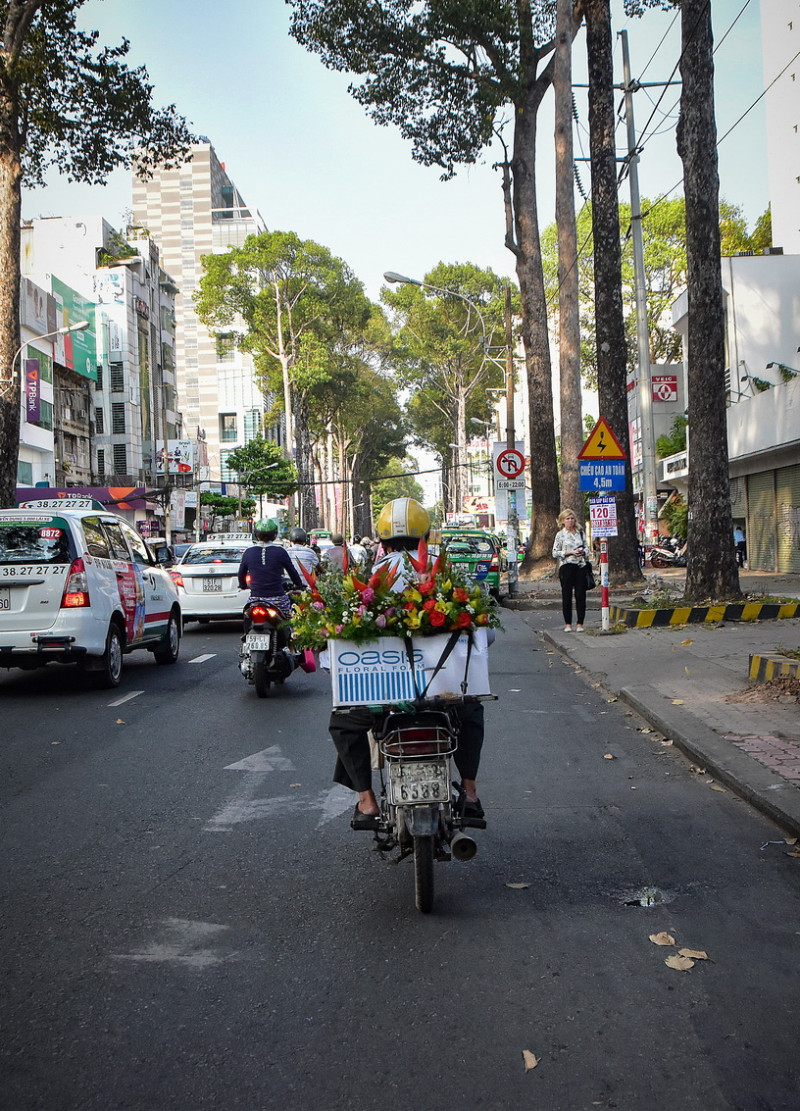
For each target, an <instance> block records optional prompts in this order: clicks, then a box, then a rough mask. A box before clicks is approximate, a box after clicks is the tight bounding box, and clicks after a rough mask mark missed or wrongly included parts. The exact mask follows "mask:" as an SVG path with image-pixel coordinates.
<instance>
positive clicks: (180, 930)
mask: <svg viewBox="0 0 800 1111" xmlns="http://www.w3.org/2000/svg"><path fill="white" fill-rule="evenodd" d="M161 927H162V929H161V930H160V931H159V936H158V938H157V939H156V940H154V941H150V942H148V943H147V944H146V945H144V946H142V948H141V949H134V950H133V951H132V952H130V953H112V957H113V958H114V959H115V960H118V961H140V962H144V963H149V964H168V963H171V964H182V965H188V966H189V967H191V968H208V967H209V966H210V965H215V964H221V963H222V962H223V961H229V960H234V959H235V958H237V957H238V955H239V954H238V953H236V952H235V951H233V950H228V951H227V952H226V951H225V950H224V949H221V948H219V947H217V948H216V949H212V948H210V947H209V943H211V944H215V943H216V942H218V940H219V939H220V938H221V937H222V935H223V934H224V933H225V932H226V931H227V930H228V929H229V927H228V926H219V925H217V924H216V923H214V922H189V921H186V920H185V919H183V918H167V919H165V920H164V921H163V922H162V923H161Z"/></svg>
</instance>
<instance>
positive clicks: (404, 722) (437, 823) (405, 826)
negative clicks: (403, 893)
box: [372, 697, 486, 914]
mask: <svg viewBox="0 0 800 1111" xmlns="http://www.w3.org/2000/svg"><path fill="white" fill-rule="evenodd" d="M477 700H478V699H477V697H473V698H469V697H465V701H477ZM384 710H386V711H388V712H387V713H385V714H384V715H383V716H382V717H379V718H378V724H377V725H375V726H374V727H373V730H372V733H373V737H374V740H375V743H376V744H377V746H378V749H379V752H380V756H381V764H382V766H381V770H380V778H381V793H380V817H379V819H378V822H377V824H376V829H375V841H376V847H377V849H378V851H379V852H383V853H389V852H391V851H393V850H398V853H399V855H398V857H397V862H398V863H399V861H401V860H403V859H405V858H406V857H409V856H413V859H414V896H415V903H416V906H417V909H418V910H419V911H421V912H422V913H423V914H428V913H430V911H431V909H432V907H433V888H434V883H433V865H434V861H447V860H452V859H453V858H455V859H456V860H460V861H466V860H471V859H472V858H473V856H475V853H476V852H477V851H478V846H477V843H476V842H475V840H474V839H473V838H472V837H470V836H469V834H467V833H465V832H464V830H465V829H467V828H473V829H486V821H485V820H484V819H483V818H472V817H465V816H464V814H463V809H464V795H463V792H462V791H461V789H460V786H459V785H458V784H456V783H455V782H453V780H452V767H451V764H452V756H453V753H454V752H455V750H456V747H457V745H458V732H459V721H458V717H457V715H456V713H455V711H454V706H453V700H452V699H446V700H443V699H436V698H427V699H417V700H416V702H415V703H414V710H413V711H411V712H408V711H405V710H403V711H398V710H397V708H396V707H394V708H392V707H388V706H387V707H384Z"/></svg>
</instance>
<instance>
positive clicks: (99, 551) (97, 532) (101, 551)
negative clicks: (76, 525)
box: [82, 517, 111, 559]
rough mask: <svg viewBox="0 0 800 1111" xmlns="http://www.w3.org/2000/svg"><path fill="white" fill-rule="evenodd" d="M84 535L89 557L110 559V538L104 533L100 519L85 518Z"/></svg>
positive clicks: (83, 522)
mask: <svg viewBox="0 0 800 1111" xmlns="http://www.w3.org/2000/svg"><path fill="white" fill-rule="evenodd" d="M82 526H83V535H84V537H85V538H86V551H87V552H88V553H89V555H93V556H97V557H98V558H100V559H110V558H111V549H110V547H109V545H108V538H107V537H106V534H105V533H104V532H103V528H102V525H101V524H100V518H99V517H84V518H83V521H82Z"/></svg>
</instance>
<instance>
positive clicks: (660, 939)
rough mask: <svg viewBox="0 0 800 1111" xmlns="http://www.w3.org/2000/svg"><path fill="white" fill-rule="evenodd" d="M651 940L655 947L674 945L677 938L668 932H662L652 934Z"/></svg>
mask: <svg viewBox="0 0 800 1111" xmlns="http://www.w3.org/2000/svg"><path fill="white" fill-rule="evenodd" d="M650 940H651V941H652V943H653V945H674V944H675V938H674V937H673V936H672V934H668V933H667V931H666V930H662V931H661V933H660V934H650Z"/></svg>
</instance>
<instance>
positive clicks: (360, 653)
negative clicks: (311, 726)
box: [328, 629, 491, 707]
mask: <svg viewBox="0 0 800 1111" xmlns="http://www.w3.org/2000/svg"><path fill="white" fill-rule="evenodd" d="M449 640H450V635H449V634H442V635H441V636H432V637H412V640H411V647H412V653H413V661H414V667H413V671H412V668H411V664H410V663H409V660H408V656H407V653H406V647H405V644H404V643H403V641H402V640H401V639H400V638H399V637H379V638H378V639H377V640H371V641H367V642H366V643H365V644H354V643H353V642H352V641H349V640H333V639H332V640H330V641H328V650H329V653H330V669H331V683H332V687H333V705H334V706H335V707H336V706H370V705H377V704H379V703H391V702H402V701H405V700H407V699H413V698H415V697H416V696H417V695H418V694H421V693H422V692H423V691H424V690H425V687H426V686H427V684H428V682H429V681H430V686H429V687H428V690H427V694H428V695H429V696H431V697H432V696H437V697H439V698H446V697H447V696H448V695H452V696H453V697H454V698H458V697H460V696H461V693H462V691H461V684H462V682H463V681H464V676H465V673H466V672H467V647H468V638H467V637H466V636H465V635H464V636H460V637H459V638H458V640H457V641H456V644H455V647H454V648H453V650H452V652H451V653H450V655H449V656H448V657H447V659H446V660H445V662H444V664H443V665H442V667H441V669H440V670H439V672H438V673H437V675H436V677H435V678H434V679H432V680H431V676H432V675H433V673H434V671H435V670H436V665H437V664H438V663H439V660H440V659H441V657H442V654H443V653H444V650H445V648H446V647H447V644H448V641H449ZM465 693H466V694H490V693H491V692H490V690H489V650H488V644H487V636H486V630H485V629H477V630H475V631H474V633H473V641H472V651H471V653H470V657H469V672H468V674H467V689H466V692H465Z"/></svg>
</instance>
